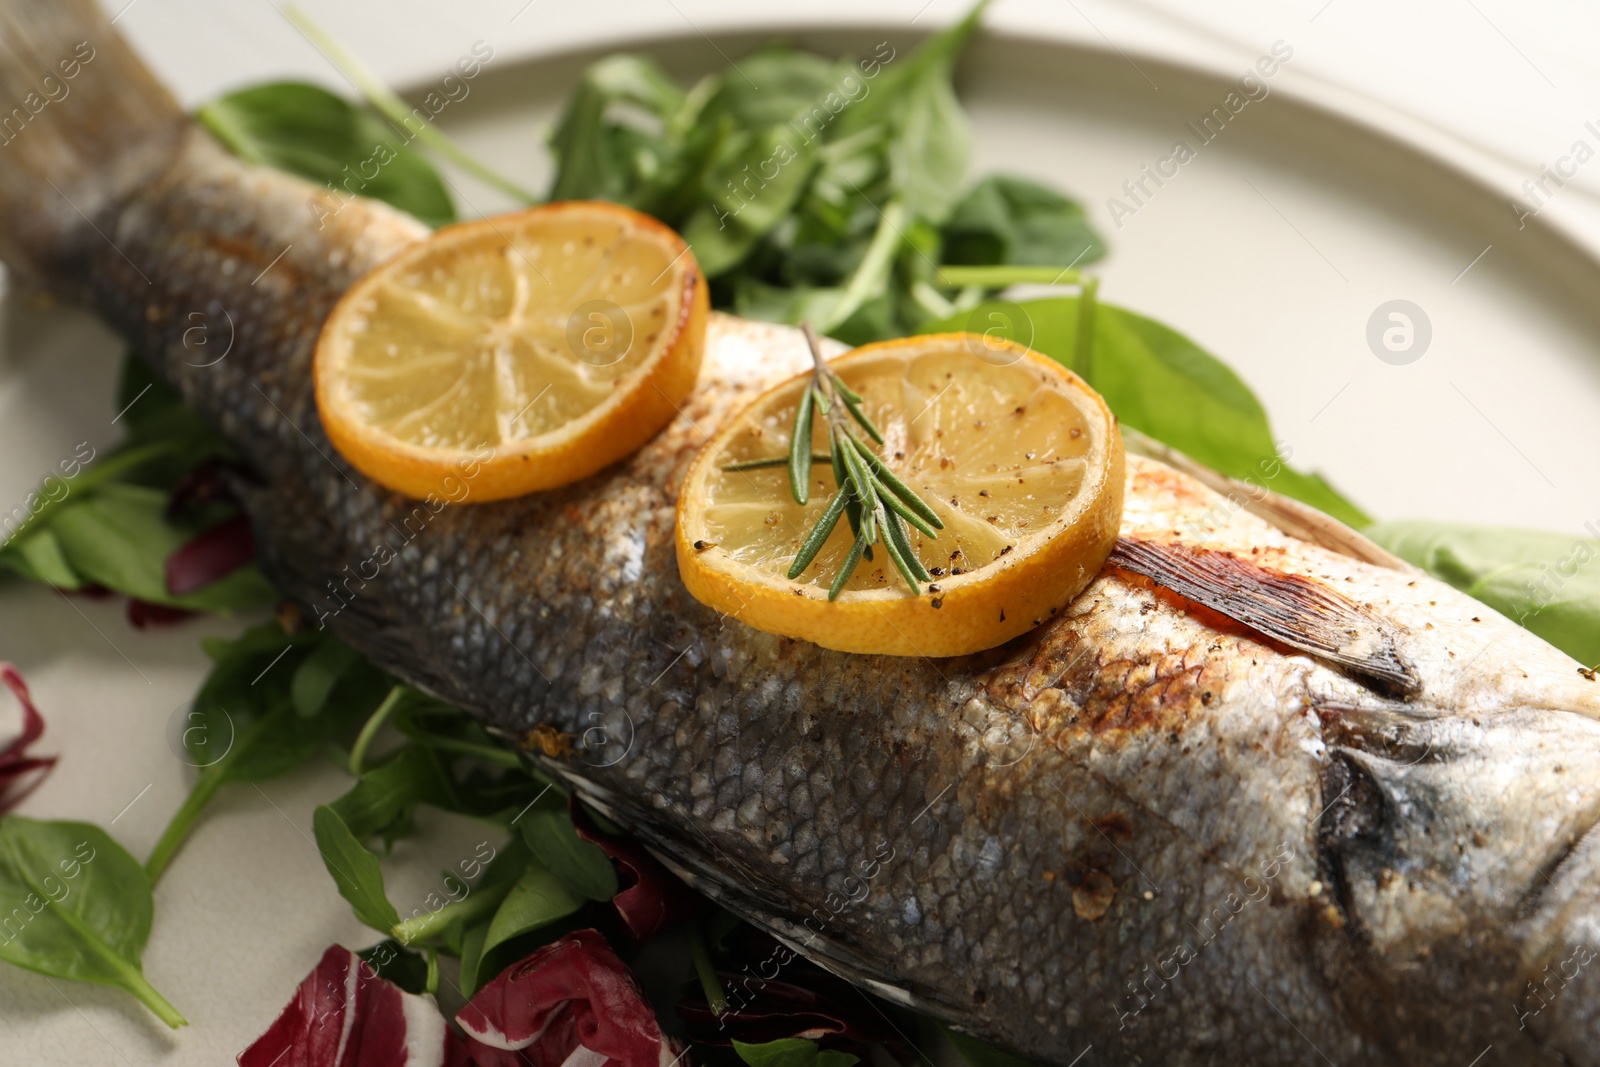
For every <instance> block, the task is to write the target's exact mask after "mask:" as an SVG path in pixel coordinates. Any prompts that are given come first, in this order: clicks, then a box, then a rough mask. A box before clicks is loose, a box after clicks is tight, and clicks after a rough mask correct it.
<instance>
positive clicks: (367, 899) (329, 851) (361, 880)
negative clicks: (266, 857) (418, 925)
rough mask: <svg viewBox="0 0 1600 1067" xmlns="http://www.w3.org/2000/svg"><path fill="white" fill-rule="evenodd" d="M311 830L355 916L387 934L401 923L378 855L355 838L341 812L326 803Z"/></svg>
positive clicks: (313, 819) (324, 862)
mask: <svg viewBox="0 0 1600 1067" xmlns="http://www.w3.org/2000/svg"><path fill="white" fill-rule="evenodd" d="M311 827H312V832H313V833H314V834H315V836H316V839H317V851H318V852H320V853H322V864H323V866H325V867H327V868H328V873H329V874H330V875H332V876H333V883H334V885H336V886H338V887H339V895H340V896H342V897H344V899H345V900H347V901H349V902H350V910H351V911H353V912H355V915H356V918H358V919H360V920H361V921H362V922H363V923H366V924H367V925H368V926H370V927H372V928H373V929H374V930H378V931H381V932H382V933H384V934H387V933H389V931H391V930H393V929H394V928H395V927H396V926H397V925H399V923H400V914H399V912H397V911H395V908H394V905H393V904H391V903H390V902H389V897H388V895H387V894H386V893H385V892H384V889H383V868H382V867H381V866H380V865H379V864H378V857H376V856H374V855H373V854H372V853H371V852H369V851H367V849H366V848H365V846H363V845H362V844H361V842H360V841H358V840H356V837H355V835H354V834H352V833H351V832H350V828H349V827H348V826H346V825H345V823H344V820H343V819H341V818H340V817H339V813H338V812H336V811H334V809H333V808H332V807H330V806H328V805H327V804H321V805H318V807H317V810H316V812H315V813H313V814H312V816H311Z"/></svg>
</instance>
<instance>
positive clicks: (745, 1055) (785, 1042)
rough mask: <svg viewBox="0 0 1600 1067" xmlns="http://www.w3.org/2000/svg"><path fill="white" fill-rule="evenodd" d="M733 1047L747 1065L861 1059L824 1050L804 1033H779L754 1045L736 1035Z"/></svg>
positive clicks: (845, 1063) (826, 1066)
mask: <svg viewBox="0 0 1600 1067" xmlns="http://www.w3.org/2000/svg"><path fill="white" fill-rule="evenodd" d="M733 1051H735V1052H737V1053H738V1054H739V1058H740V1059H741V1060H743V1061H744V1062H745V1063H747V1064H749V1065H750V1067H851V1065H852V1064H855V1063H859V1062H860V1057H858V1056H854V1055H852V1054H851V1053H848V1052H837V1051H834V1050H831V1049H827V1050H825V1049H823V1048H822V1046H820V1045H818V1044H817V1043H816V1042H815V1041H807V1040H806V1039H805V1038H803V1037H780V1038H778V1039H777V1040H776V1041H763V1042H761V1043H760V1044H755V1045H752V1044H747V1043H746V1042H743V1041H740V1040H738V1039H735V1040H734V1042H733Z"/></svg>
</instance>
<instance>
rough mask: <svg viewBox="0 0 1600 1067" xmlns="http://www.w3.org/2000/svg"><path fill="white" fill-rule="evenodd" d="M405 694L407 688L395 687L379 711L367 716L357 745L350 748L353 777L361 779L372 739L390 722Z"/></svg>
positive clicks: (384, 699) (358, 735) (385, 698)
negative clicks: (390, 716)
mask: <svg viewBox="0 0 1600 1067" xmlns="http://www.w3.org/2000/svg"><path fill="white" fill-rule="evenodd" d="M405 692H406V687H405V686H403V685H397V686H395V687H394V688H393V689H391V690H389V695H388V696H386V697H384V698H383V703H382V704H379V705H378V708H377V710H376V711H374V712H373V713H372V714H371V715H369V716H367V721H366V723H365V724H364V725H363V726H362V727H361V733H359V734H357V735H356V743H355V744H354V745H352V746H351V747H350V774H351V775H352V776H353V777H356V778H360V777H361V766H362V764H364V763H365V762H366V761H367V749H368V748H370V747H371V746H372V739H373V738H374V737H377V736H378V731H379V730H381V729H383V724H384V723H386V722H388V721H389V713H390V712H392V711H394V709H395V708H397V707H399V706H400V701H401V700H402V699H403V698H404V697H405Z"/></svg>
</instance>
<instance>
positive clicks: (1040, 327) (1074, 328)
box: [923, 297, 1371, 526]
mask: <svg viewBox="0 0 1600 1067" xmlns="http://www.w3.org/2000/svg"><path fill="white" fill-rule="evenodd" d="M1096 306H1097V308H1098V311H1097V313H1096V318H1095V324H1094V331H1093V346H1092V364H1091V366H1090V367H1089V368H1088V369H1089V371H1090V373H1089V374H1087V375H1085V378H1086V380H1087V381H1088V382H1089V384H1090V385H1092V386H1093V387H1094V388H1095V389H1097V390H1099V392H1100V393H1101V395H1102V396H1104V397H1105V398H1106V403H1107V404H1109V405H1110V406H1111V410H1112V411H1113V412H1115V413H1116V415H1117V418H1119V419H1120V420H1122V421H1123V422H1124V423H1126V424H1127V425H1129V426H1132V427H1133V428H1135V429H1137V430H1142V431H1144V432H1145V433H1147V434H1149V435H1150V436H1151V437H1154V438H1156V439H1158V440H1161V441H1164V442H1166V443H1167V444H1169V445H1171V446H1172V447H1174V448H1176V449H1178V450H1179V451H1180V452H1183V453H1185V454H1186V455H1188V456H1189V457H1191V458H1192V459H1194V460H1196V461H1197V462H1199V463H1203V464H1205V465H1206V466H1209V467H1212V468H1213V469H1215V470H1217V471H1220V472H1221V473H1223V474H1227V475H1230V476H1231V477H1234V478H1239V479H1241V480H1243V481H1247V482H1250V483H1252V484H1255V485H1259V486H1261V487H1263V488H1266V489H1269V490H1272V491H1273V492H1277V493H1282V494H1283V495H1285V496H1290V497H1294V498H1295V499H1297V500H1303V501H1305V502H1306V503H1308V504H1310V505H1312V506H1313V507H1316V508H1320V509H1321V510H1322V511H1325V512H1327V513H1328V514H1329V515H1332V516H1334V517H1335V518H1337V519H1340V520H1342V521H1344V522H1347V523H1349V524H1350V525H1352V526H1364V525H1366V524H1367V523H1368V522H1370V521H1371V520H1370V519H1369V518H1368V517H1367V516H1366V515H1365V514H1364V513H1363V512H1362V511H1361V510H1360V509H1359V508H1357V507H1356V506H1355V505H1354V504H1352V503H1350V502H1349V501H1348V500H1346V499H1345V498H1344V497H1342V496H1340V495H1339V494H1338V493H1337V492H1335V491H1334V490H1333V489H1332V488H1331V487H1330V486H1329V485H1328V484H1327V483H1326V482H1325V481H1323V480H1322V479H1321V478H1319V477H1317V476H1315V475H1306V474H1301V473H1299V472H1297V471H1295V470H1292V469H1291V468H1290V467H1289V466H1288V465H1287V464H1285V463H1283V462H1282V460H1281V459H1280V457H1279V456H1278V452H1277V447H1276V445H1275V444H1274V442H1273V438H1272V430H1271V427H1270V426H1269V424H1268V422H1267V415H1266V412H1265V411H1263V410H1262V407H1261V403H1260V402H1259V401H1258V400H1257V399H1256V397H1255V394H1253V393H1252V392H1251V391H1250V389H1249V387H1248V386H1246V385H1245V384H1244V382H1243V381H1241V380H1240V379H1239V376H1238V375H1236V374H1234V373H1233V371H1231V370H1229V369H1228V368H1227V366H1225V365H1224V364H1223V363H1222V362H1221V361H1220V360H1218V359H1217V358H1216V357H1215V356H1213V355H1211V354H1210V353H1209V352H1206V351H1205V350H1204V349H1202V348H1201V347H1200V346H1198V345H1196V344H1195V343H1194V342H1193V341H1191V340H1189V339H1188V338H1187V337H1185V336H1183V335H1182V334H1180V333H1178V332H1177V331H1175V330H1173V329H1170V328H1169V327H1166V326H1163V325H1161V324H1160V323H1158V322H1156V321H1154V320H1152V319H1148V318H1145V317H1144V316H1143V315H1138V314H1135V313H1134V312H1132V311H1128V310H1126V309H1124V308H1120V307H1116V306H1114V305H1111V304H1107V303H1104V302H1099V303H1098V304H1097V305H1096ZM1078 307H1079V301H1078V299H1077V298H1076V297H1058V298H1054V299H1049V300H1032V301H1027V302H1025V303H1023V304H1011V305H1002V304H984V305H980V306H979V307H977V308H975V309H973V311H971V312H969V313H965V314H961V315H956V316H953V317H951V318H949V319H945V320H943V321H940V322H935V323H930V324H928V325H927V326H925V327H924V328H923V332H926V333H939V332H944V331H949V330H978V331H979V332H982V331H984V330H993V331H995V332H996V333H997V334H1000V335H1003V336H1006V337H1008V338H1010V339H1012V340H1015V341H1019V342H1021V343H1023V344H1028V343H1031V344H1032V346H1033V348H1034V349H1035V350H1037V351H1039V352H1042V353H1044V354H1045V355H1048V356H1050V357H1052V358H1054V359H1056V360H1058V361H1060V362H1061V363H1063V364H1065V365H1066V366H1068V367H1071V368H1072V369H1073V370H1077V371H1079V373H1083V370H1084V368H1080V367H1077V366H1074V355H1075V353H1076V351H1077V347H1078V337H1079V333H1078ZM1017 308H1020V309H1021V310H1022V312H1023V315H1024V318H1023V320H1022V321H1020V322H1019V321H1017V316H1016V315H1015V309H1017ZM1030 335H1031V336H1030Z"/></svg>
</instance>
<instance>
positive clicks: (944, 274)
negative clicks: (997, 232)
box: [937, 264, 1083, 289]
mask: <svg viewBox="0 0 1600 1067" xmlns="http://www.w3.org/2000/svg"><path fill="white" fill-rule="evenodd" d="M937 280H938V282H939V284H940V285H946V286H949V287H950V288H952V289H960V288H963V287H965V286H968V285H978V286H982V287H983V288H985V289H1004V288H1005V287H1006V286H1008V285H1079V284H1081V283H1082V282H1083V275H1082V274H1080V273H1079V272H1078V271H1075V270H1073V269H1072V268H1071V267H1018V266H1009V265H1006V264H999V265H997V266H992V267H940V268H939V276H938V279H937Z"/></svg>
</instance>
